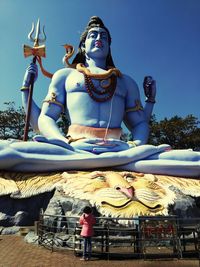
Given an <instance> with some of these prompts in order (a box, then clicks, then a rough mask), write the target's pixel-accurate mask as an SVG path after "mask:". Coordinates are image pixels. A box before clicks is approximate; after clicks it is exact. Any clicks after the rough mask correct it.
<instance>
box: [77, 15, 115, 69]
mask: <svg viewBox="0 0 200 267" xmlns="http://www.w3.org/2000/svg"><path fill="white" fill-rule="evenodd" d="M94 27H100V28H103V29H105V30H106V32H107V33H108V42H109V45H111V35H110V32H109V30H108V29H107V28H106V27H105V25H104V23H103V21H102V20H101V19H100V18H99V17H97V16H93V17H91V18H90V20H89V22H88V25H87V27H86V29H85V31H84V32H83V33H82V34H81V38H80V43H79V48H78V53H77V54H76V56H75V58H74V60H73V62H72V64H76V63H83V64H85V52H84V51H83V50H82V46H83V44H84V43H85V40H86V37H87V34H88V31H89V30H90V29H92V28H94ZM106 66H107V67H108V66H110V67H115V65H114V62H113V59H112V55H111V50H110V48H109V52H108V56H107V59H106Z"/></svg>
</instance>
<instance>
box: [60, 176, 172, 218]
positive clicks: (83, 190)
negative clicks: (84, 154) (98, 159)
mask: <svg viewBox="0 0 200 267" xmlns="http://www.w3.org/2000/svg"><path fill="white" fill-rule="evenodd" d="M63 178H64V180H65V182H64V184H63V185H62V186H63V191H64V193H65V194H66V195H68V196H71V197H75V198H79V199H85V200H89V201H90V203H91V204H92V205H95V206H96V207H97V209H98V210H99V212H100V213H101V214H102V215H106V216H112V217H129V218H132V217H134V216H141V215H158V214H167V207H168V205H169V204H170V203H173V199H174V198H175V194H174V193H173V192H172V191H171V190H169V189H168V188H167V187H165V186H163V185H160V184H159V183H158V179H157V177H156V176H154V175H148V174H139V173H134V172H112V171H106V172H102V171H101V172H100V171H98V172H90V173H83V172H78V173H75V174H70V173H66V172H65V173H63Z"/></svg>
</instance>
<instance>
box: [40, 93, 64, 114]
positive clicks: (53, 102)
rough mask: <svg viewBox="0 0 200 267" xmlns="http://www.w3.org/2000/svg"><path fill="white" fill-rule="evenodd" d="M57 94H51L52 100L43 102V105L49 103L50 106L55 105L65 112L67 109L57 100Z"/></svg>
mask: <svg viewBox="0 0 200 267" xmlns="http://www.w3.org/2000/svg"><path fill="white" fill-rule="evenodd" d="M56 97H57V96H56V93H51V98H50V99H48V100H44V101H43V103H45V102H46V103H48V104H49V105H50V104H55V105H58V106H60V107H61V108H62V111H64V110H65V107H64V105H63V104H62V103H60V102H58V101H57V100H56Z"/></svg>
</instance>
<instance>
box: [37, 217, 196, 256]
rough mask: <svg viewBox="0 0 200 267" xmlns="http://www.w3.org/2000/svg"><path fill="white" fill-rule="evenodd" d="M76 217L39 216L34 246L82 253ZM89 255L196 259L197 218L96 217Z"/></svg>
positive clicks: (81, 240) (81, 242) (76, 253)
mask: <svg viewBox="0 0 200 267" xmlns="http://www.w3.org/2000/svg"><path fill="white" fill-rule="evenodd" d="M78 221H79V217H77V216H67V217H66V216H56V215H55V216H53V215H48V214H42V213H41V214H40V220H39V222H38V243H39V245H42V246H45V247H46V248H48V249H51V250H52V251H53V250H56V249H70V250H73V251H74V253H75V255H79V254H81V253H82V250H83V238H82V237H81V236H80V232H81V226H80V225H79V222H78ZM92 251H93V255H99V256H106V257H107V258H108V259H109V258H110V257H111V256H115V257H116V256H117V257H118V256H119V257H126V258H127V257H133V258H145V259H146V258H147V257H154V258H161V257H168V258H182V257H184V258H185V257H194V258H200V218H193V219H183V218H177V217H176V216H156V217H147V216H142V217H137V218H131V219H130V218H107V217H97V218H96V224H95V226H94V236H93V237H92Z"/></svg>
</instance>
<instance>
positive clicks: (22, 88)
mask: <svg viewBox="0 0 200 267" xmlns="http://www.w3.org/2000/svg"><path fill="white" fill-rule="evenodd" d="M20 90H21V91H25V90H29V86H22V87H21V88H20Z"/></svg>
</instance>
